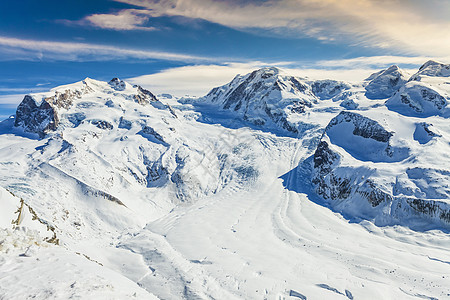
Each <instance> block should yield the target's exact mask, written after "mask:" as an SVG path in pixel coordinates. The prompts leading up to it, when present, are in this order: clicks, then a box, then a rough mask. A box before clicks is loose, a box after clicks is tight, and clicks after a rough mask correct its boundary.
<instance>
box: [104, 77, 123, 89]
mask: <svg viewBox="0 0 450 300" xmlns="http://www.w3.org/2000/svg"><path fill="white" fill-rule="evenodd" d="M108 84H109V85H110V86H111V87H112V88H113V89H115V90H116V91H123V90H125V89H126V87H127V85H126V83H125V81H123V80H120V79H119V78H117V77H115V78H113V79H111V80H110V81H109V82H108Z"/></svg>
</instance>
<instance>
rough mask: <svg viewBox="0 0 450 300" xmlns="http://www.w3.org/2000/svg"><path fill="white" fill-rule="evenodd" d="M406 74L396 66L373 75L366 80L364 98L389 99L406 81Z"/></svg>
mask: <svg viewBox="0 0 450 300" xmlns="http://www.w3.org/2000/svg"><path fill="white" fill-rule="evenodd" d="M407 78H408V74H407V73H406V72H404V71H403V70H402V69H400V68H399V67H398V66H397V65H392V66H390V67H389V68H387V69H384V70H381V71H379V72H377V73H373V74H372V75H370V76H369V77H368V78H367V79H366V80H369V84H367V86H366V94H365V95H366V97H367V98H369V99H385V98H389V97H391V96H392V95H393V94H394V93H395V92H396V91H397V90H398V89H399V88H400V87H401V86H402V85H404V84H405V82H406V81H407V80H408V79H407Z"/></svg>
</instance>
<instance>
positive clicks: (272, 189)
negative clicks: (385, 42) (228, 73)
mask: <svg viewBox="0 0 450 300" xmlns="http://www.w3.org/2000/svg"><path fill="white" fill-rule="evenodd" d="M449 102H450V65H446V64H442V63H438V62H435V61H428V62H426V63H425V64H424V65H423V66H422V67H420V69H419V70H417V72H416V73H415V74H412V75H411V74H408V73H407V72H405V71H404V70H402V69H400V68H399V67H397V66H391V67H389V68H387V69H385V70H381V71H379V72H377V73H374V74H372V75H371V76H369V77H368V78H367V79H366V80H364V81H362V82H343V81H338V80H323V79H322V80H314V79H310V78H306V77H305V78H302V77H296V76H290V75H289V74H286V73H285V72H284V71H283V70H280V69H278V68H274V67H268V68H262V69H259V70H255V71H253V72H251V73H249V74H246V75H237V76H236V77H235V78H234V79H233V80H232V81H231V82H229V83H228V84H225V85H223V86H220V87H216V88H213V89H212V90H211V91H210V92H209V93H208V94H207V95H205V96H204V97H200V98H176V97H172V96H170V95H168V94H162V95H155V94H153V93H152V92H151V91H149V90H147V89H145V88H143V87H141V86H137V85H131V84H129V83H127V82H125V81H123V80H120V79H118V78H114V79H112V80H111V81H109V82H103V81H98V80H94V79H90V78H86V79H85V80H82V81H80V82H77V83H73V84H69V85H65V86H59V87H56V88H53V89H51V90H50V91H49V92H45V93H38V94H30V95H27V96H25V97H24V99H23V101H22V102H21V103H20V104H19V106H18V107H17V111H16V114H15V115H14V116H11V117H10V118H9V119H7V120H5V121H3V122H1V123H0V175H1V176H0V206H1V207H2V208H5V209H2V211H1V212H0V216H1V218H0V220H1V221H2V224H1V225H2V226H1V229H0V253H2V256H1V257H0V274H1V276H0V298H2V297H3V298H5V299H26V298H27V297H28V298H36V299H61V298H67V299H69V298H94V297H95V298H99V299H103V298H104V299H112V298H114V299H128V298H130V299H136V298H137V299H409V298H411V299H417V298H424V299H441V298H442V299H443V298H446V297H450V286H449V285H448V280H449V277H450V273H449V272H448V264H449V262H450V251H449V250H448V249H450V239H449V235H448V232H449V229H450V179H449V176H448V175H449V174H450V156H449V155H448V153H450V127H449V119H448V118H449V117H450V113H449V111H450V106H448V103H449ZM49 282H51V284H48V283H49Z"/></svg>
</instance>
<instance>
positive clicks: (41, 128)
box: [14, 95, 59, 137]
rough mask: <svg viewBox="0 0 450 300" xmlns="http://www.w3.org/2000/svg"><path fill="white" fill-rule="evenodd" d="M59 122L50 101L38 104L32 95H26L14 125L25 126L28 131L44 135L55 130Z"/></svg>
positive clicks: (19, 107)
mask: <svg viewBox="0 0 450 300" xmlns="http://www.w3.org/2000/svg"><path fill="white" fill-rule="evenodd" d="M58 122H59V119H58V116H57V115H56V114H55V110H54V109H53V106H52V105H51V104H50V103H48V102H47V101H42V103H41V104H40V105H39V106H38V105H37V104H36V101H35V100H34V99H33V97H32V96H30V95H26V96H25V98H24V99H23V100H22V102H21V103H20V104H19V106H18V107H17V111H16V119H15V124H14V126H16V127H18V126H20V127H23V128H24V130H25V131H26V132H32V133H37V134H39V136H40V137H43V136H44V135H45V134H46V133H47V132H49V131H52V130H55V129H56V126H58Z"/></svg>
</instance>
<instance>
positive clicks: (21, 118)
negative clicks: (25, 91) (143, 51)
mask: <svg viewBox="0 0 450 300" xmlns="http://www.w3.org/2000/svg"><path fill="white" fill-rule="evenodd" d="M96 93H97V94H99V95H102V96H103V97H104V98H106V99H108V98H107V96H108V95H110V94H122V96H123V97H124V98H125V99H130V100H132V101H135V102H137V103H139V104H141V105H146V104H149V103H152V104H153V103H157V102H159V101H158V99H157V98H156V97H155V96H154V95H153V94H152V93H151V92H150V91H148V90H146V89H144V88H142V87H140V86H135V87H132V86H131V85H129V84H127V83H126V82H124V81H122V80H120V79H118V78H114V79H112V80H111V81H109V82H108V83H105V82H101V81H96V80H92V79H89V78H86V79H85V80H83V81H80V82H78V83H74V84H72V85H67V86H63V87H60V88H55V89H53V90H52V91H51V92H49V93H44V94H36V95H27V96H25V98H24V99H23V101H22V102H21V103H20V105H19V106H18V108H17V111H16V118H15V124H14V125H15V126H16V127H23V129H24V131H25V132H30V133H36V134H38V135H39V137H40V138H43V137H44V136H45V135H46V134H47V133H49V132H51V131H55V130H56V129H57V128H58V125H59V124H60V122H61V118H62V116H61V114H64V117H65V118H66V119H67V120H68V121H69V122H70V123H71V124H73V125H74V126H78V125H80V124H81V123H82V122H83V120H84V119H86V116H85V114H84V113H82V112H74V113H66V111H67V110H69V109H70V108H71V107H72V106H74V105H75V104H76V106H77V107H79V108H81V109H83V108H88V107H91V106H92V107H93V106H99V105H100V106H102V105H106V106H108V107H114V102H113V101H111V100H107V101H106V102H105V103H104V104H103V103H97V102H86V101H85V102H83V101H81V100H80V99H82V98H83V97H84V96H85V95H94V94H96ZM99 99H100V98H99ZM80 101H81V102H80ZM161 106H164V105H162V104H161ZM169 110H170V111H171V113H172V114H175V112H174V111H173V109H172V108H169ZM88 121H89V123H91V124H93V125H95V126H97V127H98V128H100V129H109V130H110V129H112V128H113V125H112V124H111V123H110V122H108V121H106V120H98V119H92V120H88Z"/></svg>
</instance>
